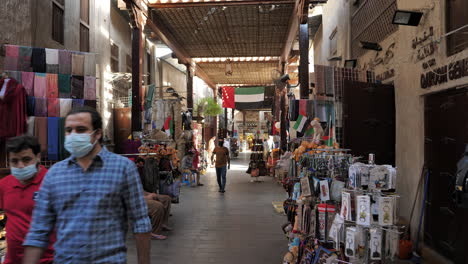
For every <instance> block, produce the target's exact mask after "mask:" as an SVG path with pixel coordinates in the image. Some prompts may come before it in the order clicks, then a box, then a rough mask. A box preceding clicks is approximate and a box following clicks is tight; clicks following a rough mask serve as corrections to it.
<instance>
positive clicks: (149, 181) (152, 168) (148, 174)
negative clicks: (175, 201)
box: [143, 158, 159, 193]
mask: <svg viewBox="0 0 468 264" xmlns="http://www.w3.org/2000/svg"><path fill="white" fill-rule="evenodd" d="M143 189H144V190H145V191H147V192H151V193H158V190H159V168H158V164H157V162H156V160H155V159H154V158H148V159H146V160H145V167H144V180H143Z"/></svg>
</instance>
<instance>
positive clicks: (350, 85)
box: [343, 81, 396, 166]
mask: <svg viewBox="0 0 468 264" xmlns="http://www.w3.org/2000/svg"><path fill="white" fill-rule="evenodd" d="M395 130H396V126H395V89H394V87H393V85H384V84H375V83H365V82H355V81H345V83H344V96H343V146H344V147H345V148H347V149H351V151H352V153H353V155H356V156H361V157H362V158H363V159H364V160H367V158H368V156H369V154H370V153H373V154H375V161H376V164H388V165H393V166H395Z"/></svg>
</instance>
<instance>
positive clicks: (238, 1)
mask: <svg viewBox="0 0 468 264" xmlns="http://www.w3.org/2000/svg"><path fill="white" fill-rule="evenodd" d="M281 4H294V0H231V1H210V2H193V1H191V2H182V3H181V2H177V3H161V2H155V3H151V1H150V2H149V3H148V7H151V8H158V9H161V8H181V7H203V6H239V5H281Z"/></svg>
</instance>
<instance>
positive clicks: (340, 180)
mask: <svg viewBox="0 0 468 264" xmlns="http://www.w3.org/2000/svg"><path fill="white" fill-rule="evenodd" d="M296 147H297V148H296V149H295V150H294V152H293V155H292V158H291V160H290V163H289V166H290V167H289V170H288V177H286V178H284V179H283V181H282V183H283V186H284V188H285V190H286V191H287V192H288V194H289V198H288V199H287V200H286V201H285V202H284V209H285V213H286V215H287V219H288V222H287V223H286V224H285V225H284V226H283V231H284V233H285V235H286V236H287V238H288V240H289V252H288V253H287V254H286V255H285V256H284V259H283V263H290V264H292V263H304V264H308V263H376V262H384V261H385V263H390V262H392V261H394V260H395V259H396V256H397V254H398V243H399V236H400V230H401V228H402V227H399V226H397V225H396V223H397V218H396V211H397V204H398V198H399V196H398V195H397V194H396V193H395V183H396V169H395V168H393V167H391V166H388V165H375V164H373V160H374V159H373V156H371V157H370V160H369V163H368V164H364V163H359V162H355V158H354V157H353V156H352V155H351V154H349V150H346V149H339V148H337V147H338V146H334V147H329V146H317V145H316V144H315V143H314V142H308V141H306V140H303V141H302V142H300V143H299V144H297V145H296Z"/></svg>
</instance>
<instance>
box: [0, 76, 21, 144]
mask: <svg viewBox="0 0 468 264" xmlns="http://www.w3.org/2000/svg"><path fill="white" fill-rule="evenodd" d="M4 82H5V79H0V88H2V87H3V83H4ZM4 89H5V90H4V92H5V93H4V96H3V98H2V99H0V120H1V121H0V139H2V138H7V137H15V136H19V135H22V134H24V133H25V132H26V125H27V124H26V121H27V112H26V111H27V108H26V91H25V90H24V87H23V85H21V84H20V83H18V82H17V81H16V80H15V79H10V80H9V81H8V83H7V84H6V86H5V88H4Z"/></svg>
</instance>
